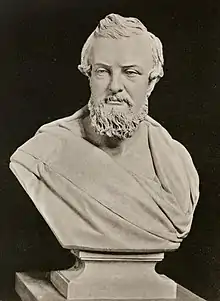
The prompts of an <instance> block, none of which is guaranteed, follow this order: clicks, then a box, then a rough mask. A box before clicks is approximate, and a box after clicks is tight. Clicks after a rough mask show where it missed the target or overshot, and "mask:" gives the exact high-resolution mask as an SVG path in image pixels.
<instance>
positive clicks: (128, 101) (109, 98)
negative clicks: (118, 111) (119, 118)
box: [103, 95, 134, 107]
mask: <svg viewBox="0 0 220 301" xmlns="http://www.w3.org/2000/svg"><path fill="white" fill-rule="evenodd" d="M115 101H117V102H121V103H123V102H124V103H126V104H127V105H128V106H129V107H133V105H134V103H133V101H132V100H131V99H130V98H129V97H124V96H123V95H110V96H107V97H106V98H104V101H103V102H104V103H111V102H115Z"/></svg>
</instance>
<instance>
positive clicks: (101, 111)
mask: <svg viewBox="0 0 220 301" xmlns="http://www.w3.org/2000/svg"><path fill="white" fill-rule="evenodd" d="M121 101H124V102H125V103H127V105H128V111H127V112H126V113H125V112H120V111H118V110H115V109H114V108H112V109H111V110H107V109H106V103H105V100H103V101H101V102H99V103H98V104H96V102H94V100H93V98H92V97H90V100H89V103H88V109H89V112H90V120H91V125H92V126H93V127H94V129H95V131H96V133H98V134H99V135H106V136H108V137H117V138H119V139H126V138H130V137H132V135H133V134H134V132H135V131H136V130H137V128H138V126H139V124H140V123H141V122H142V121H143V120H145V119H146V117H147V115H148V105H147V103H145V104H144V105H143V106H142V107H141V108H140V110H139V112H138V113H135V112H134V111H133V109H132V108H133V105H132V104H131V103H129V101H128V100H127V99H124V100H121Z"/></svg>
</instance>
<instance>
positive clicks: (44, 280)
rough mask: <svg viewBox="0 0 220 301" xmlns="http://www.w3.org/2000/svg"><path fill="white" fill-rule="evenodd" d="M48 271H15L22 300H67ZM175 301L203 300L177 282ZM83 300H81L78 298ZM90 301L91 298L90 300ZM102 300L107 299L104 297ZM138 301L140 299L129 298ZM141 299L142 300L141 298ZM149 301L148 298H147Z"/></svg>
mask: <svg viewBox="0 0 220 301" xmlns="http://www.w3.org/2000/svg"><path fill="white" fill-rule="evenodd" d="M47 274H48V273H43V272H40V273H39V272H38V273H36V272H35V273H16V276H15V290H16V292H17V294H18V295H19V296H20V298H21V300H22V301H67V299H66V298H64V297H63V296H61V294H60V293H59V292H58V291H57V290H56V289H55V287H54V286H53V285H52V284H51V282H50V281H49V279H48V277H47ZM175 300H176V301H205V300H204V299H202V298H200V297H198V296H196V295H195V294H193V293H192V292H190V291H189V290H187V289H186V288H184V287H182V286H181V285H179V284H177V297H176V299H175ZM80 301H83V300H80ZM90 301H92V299H91V300H90ZM104 301H107V300H106V299H105V300H104ZM129 301H140V299H138V300H135V299H129ZM142 301H143V300H142ZM147 301H149V299H148V300H147ZM151 301H168V300H164V299H152V300H151Z"/></svg>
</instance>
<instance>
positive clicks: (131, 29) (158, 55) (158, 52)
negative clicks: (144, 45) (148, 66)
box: [78, 14, 164, 96]
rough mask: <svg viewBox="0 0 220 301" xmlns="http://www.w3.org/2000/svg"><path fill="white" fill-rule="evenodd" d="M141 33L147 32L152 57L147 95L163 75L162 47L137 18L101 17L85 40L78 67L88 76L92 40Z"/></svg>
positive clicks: (114, 15)
mask: <svg viewBox="0 0 220 301" xmlns="http://www.w3.org/2000/svg"><path fill="white" fill-rule="evenodd" d="M143 33H148V35H149V37H150V43H151V45H150V46H151V49H152V57H153V63H154V66H153V69H152V71H151V72H150V75H149V81H151V80H154V85H153V86H152V89H151V90H150V91H149V93H148V96H149V95H150V94H151V92H152V90H153V88H154V86H155V84H156V83H157V82H158V81H159V80H160V78H161V77H163V75H164V72H163V65H164V58H163V47H162V43H161V41H160V40H159V38H157V37H156V36H155V35H154V34H152V33H151V32H149V31H148V30H147V28H146V27H145V26H144V25H143V23H141V21H140V20H138V19H137V18H132V17H122V16H120V15H118V14H109V15H107V16H106V17H105V18H104V19H102V20H101V21H100V22H99V24H98V26H97V27H96V29H95V30H94V31H93V32H92V33H91V35H90V36H89V37H88V39H87V40H86V42H85V44H84V46H83V48H82V52H81V64H80V65H79V66H78V69H79V70H80V71H81V72H82V73H83V74H84V75H86V76H88V77H89V76H90V72H91V62H90V52H91V48H92V45H93V43H94V40H95V39H96V38H99V37H102V38H112V39H120V38H122V37H130V36H132V35H140V34H143Z"/></svg>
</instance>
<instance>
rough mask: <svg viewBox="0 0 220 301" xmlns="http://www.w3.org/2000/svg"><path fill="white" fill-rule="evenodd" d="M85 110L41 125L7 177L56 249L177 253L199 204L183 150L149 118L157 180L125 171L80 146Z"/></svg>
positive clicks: (91, 148) (148, 132)
mask: <svg viewBox="0 0 220 301" xmlns="http://www.w3.org/2000/svg"><path fill="white" fill-rule="evenodd" d="M85 111H86V108H85V107H84V108H83V109H81V110H80V111H78V112H77V113H75V114H74V115H72V116H70V117H67V118H63V119H60V120H58V121H55V122H52V123H50V124H47V125H44V126H42V127H41V128H40V129H39V130H38V132H37V133H36V135H35V136H34V137H33V138H31V139H30V140H29V141H27V142H26V143H25V144H24V145H22V146H21V147H20V148H18V149H17V151H16V152H15V153H14V154H13V155H12V157H11V163H10V167H11V169H12V171H13V172H14V173H15V175H16V177H17V178H18V180H19V181H20V183H21V184H22V186H23V187H24V189H25V190H26V192H27V193H28V195H29V196H30V197H31V199H32V200H33V202H34V204H35V206H36V207H37V209H38V210H39V211H40V213H41V214H42V216H43V217H44V219H45V220H46V222H47V223H48V225H49V226H50V228H51V230H52V231H53V233H54V234H55V235H56V237H57V239H58V240H59V242H60V243H61V245H62V246H63V247H65V248H71V249H72V248H79V249H88V250H106V251H108V250H109V251H126V252H130V251H131V252H133V251H137V252H139V251H141V252H142V251H148V252H150V251H152V252H153V251H166V250H171V249H176V248H178V246H179V244H180V243H181V241H182V239H183V238H184V237H186V235H187V234H188V232H189V230H190V227H191V223H192V218H193V212H194V209H195V206H196V204H197V201H198V197H199V179H198V174H197V172H196V169H195V167H194V165H193V162H192V159H191V157H190V155H189V153H188V152H187V150H186V149H185V148H184V147H183V146H182V145H181V144H180V143H179V142H177V141H175V140H173V139H172V137H171V136H170V135H169V133H168V132H167V131H166V130H165V129H164V128H163V127H162V126H161V125H160V124H159V123H157V122H156V121H155V120H153V119H152V118H151V117H149V116H148V117H147V120H146V121H145V126H146V139H148V145H149V150H150V154H151V157H152V160H153V165H154V169H155V175H156V178H155V179H153V180H152V179H151V178H148V177H143V176H141V175H138V174H135V173H133V172H129V170H127V169H124V168H123V167H122V166H120V165H119V164H118V163H117V162H116V161H114V159H113V158H111V157H110V156H109V155H108V154H107V153H105V152H104V151H103V150H101V149H100V148H98V147H96V146H95V145H93V144H91V143H90V142H88V141H87V140H86V139H84V137H83V131H82V127H81V126H80V119H81V118H82V116H83V114H85Z"/></svg>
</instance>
